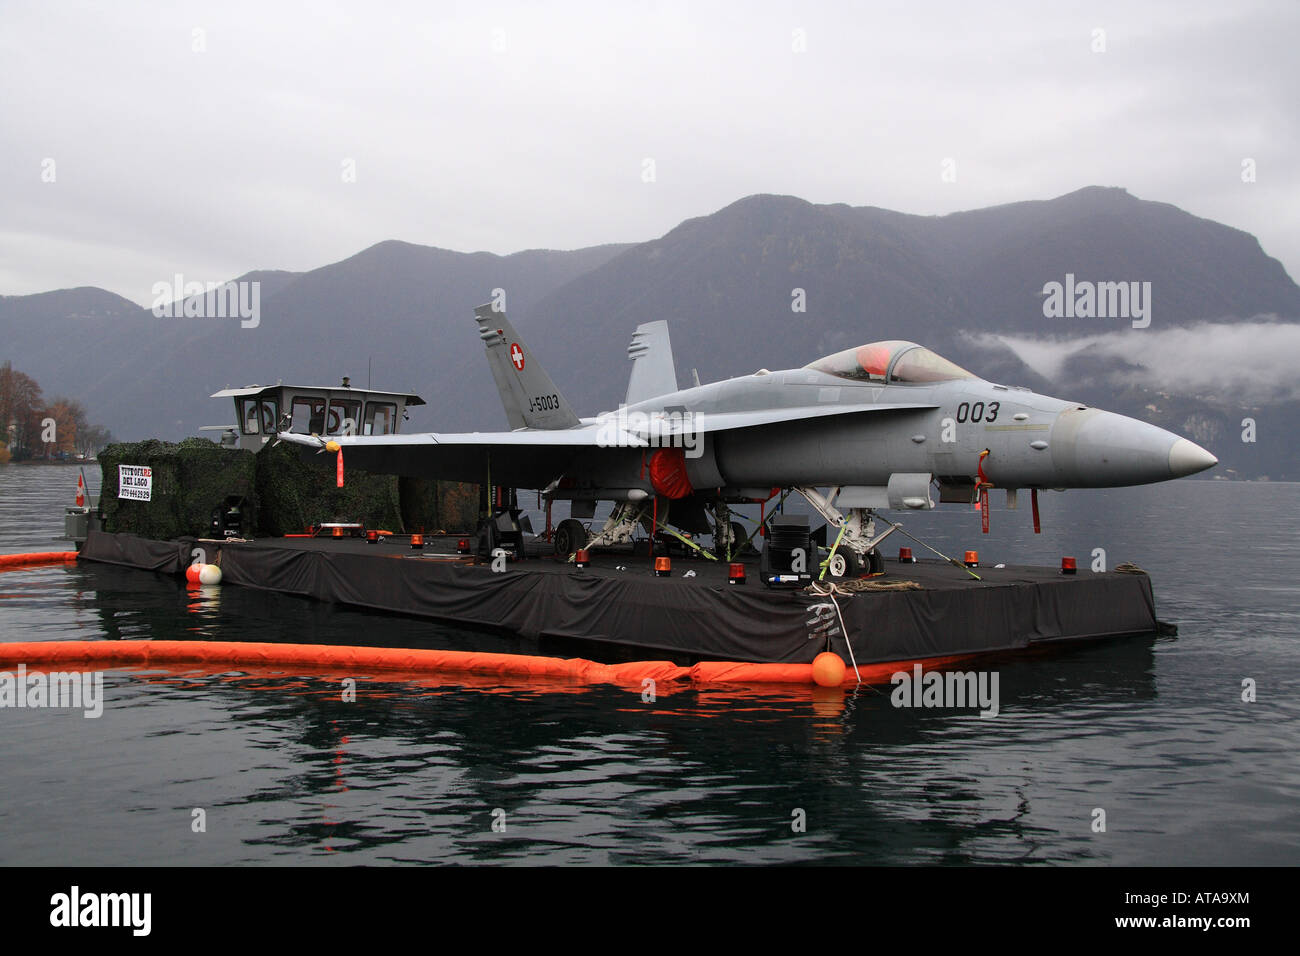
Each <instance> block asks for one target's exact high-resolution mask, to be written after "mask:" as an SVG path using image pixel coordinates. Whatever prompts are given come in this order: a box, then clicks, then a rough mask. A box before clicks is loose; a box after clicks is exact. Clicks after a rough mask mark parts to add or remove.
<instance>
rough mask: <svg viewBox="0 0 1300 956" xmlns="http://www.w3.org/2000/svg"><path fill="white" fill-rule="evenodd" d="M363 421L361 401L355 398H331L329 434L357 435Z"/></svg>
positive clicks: (326, 430)
mask: <svg viewBox="0 0 1300 956" xmlns="http://www.w3.org/2000/svg"><path fill="white" fill-rule="evenodd" d="M360 421H361V402H360V401H359V400H358V399H355V398H331V399H330V412H329V420H328V422H327V423H326V428H325V434H327V435H355V434H356V433H357V423H358V422H360Z"/></svg>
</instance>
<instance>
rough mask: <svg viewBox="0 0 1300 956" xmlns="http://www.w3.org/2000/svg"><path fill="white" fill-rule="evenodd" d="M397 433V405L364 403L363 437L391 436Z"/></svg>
mask: <svg viewBox="0 0 1300 956" xmlns="http://www.w3.org/2000/svg"><path fill="white" fill-rule="evenodd" d="M395 431H397V405H396V404H395V403H393V402H366V417H365V422H364V424H363V425H362V429H361V434H363V435H391V434H393V433H394V432H395Z"/></svg>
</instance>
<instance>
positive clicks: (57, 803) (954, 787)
mask: <svg viewBox="0 0 1300 956" xmlns="http://www.w3.org/2000/svg"><path fill="white" fill-rule="evenodd" d="M76 474H77V470H76V469H75V468H68V467H57V466H16V465H5V466H0V553H18V552H28V551H45V550H58V549H62V548H64V547H66V545H65V544H64V543H60V542H55V541H52V540H51V539H52V538H53V537H54V536H56V535H58V534H60V533H61V531H62V520H63V508H64V506H65V505H70V504H72V499H73V495H74V493H75V488H76ZM87 477H88V478H89V479H90V482H91V486H92V491H94V490H97V488H98V484H99V474H98V468H97V466H95V465H91V466H88V468H87ZM1027 498H1028V496H1027V495H1022V501H1021V509H1020V510H1019V511H1017V512H1006V511H1005V510H1003V508H1002V502H1001V500H1000V495H995V500H994V505H995V507H994V511H993V513H992V533H991V534H989V535H987V536H985V535H981V534H980V532H979V519H978V516H977V515H975V514H973V513H972V512H970V511H967V510H965V509H961V508H956V509H952V508H951V507H949V508H945V509H944V510H943V511H942V512H939V513H935V514H927V515H919V516H909V517H908V519H907V527H908V530H909V531H912V532H913V533H914V534H917V535H918V536H920V537H922V538H924V539H926V540H928V541H931V542H932V543H933V544H934V545H935V546H936V547H939V548H940V549H941V550H945V551H947V552H948V553H954V552H955V553H958V554H960V552H961V551H963V550H964V549H966V548H978V549H979V550H980V553H981V560H982V561H984V562H987V563H994V562H997V561H1012V562H1025V563H1047V564H1052V565H1055V564H1057V563H1058V562H1059V560H1060V557H1061V556H1062V555H1065V554H1069V555H1074V556H1077V558H1078V560H1079V565H1080V568H1082V569H1085V570H1081V572H1080V573H1089V572H1088V571H1087V570H1086V569H1087V567H1088V566H1089V565H1090V564H1091V562H1092V560H1093V554H1094V549H1098V548H1101V549H1104V551H1105V560H1106V561H1107V563H1108V565H1109V566H1110V567H1114V566H1115V565H1116V564H1118V563H1120V562H1123V561H1131V562H1134V563H1136V564H1138V565H1140V566H1141V567H1143V568H1145V569H1146V570H1147V571H1149V572H1150V574H1151V576H1152V581H1153V585H1154V588H1155V593H1156V602H1157V610H1158V613H1159V617H1160V618H1161V620H1164V621H1169V622H1172V623H1175V624H1176V625H1177V626H1178V628H1179V634H1178V636H1177V637H1176V638H1149V639H1143V640H1138V641H1127V642H1108V643H1103V644H1096V645H1092V646H1088V647H1082V648H1078V649H1068V650H1065V651H1062V652H1059V653H1055V654H1052V655H1050V656H1042V657H1036V658H1034V659H1032V660H1031V659H1021V660H1014V661H999V662H997V663H996V665H993V666H995V667H996V670H997V672H998V674H999V682H1000V695H1001V712H1000V714H999V716H997V717H996V718H994V719H980V718H979V717H978V716H977V713H976V711H975V710H924V709H900V708H894V707H893V706H891V704H890V700H889V694H888V692H889V690H890V688H888V687H885V688H883V689H880V688H866V689H861V690H859V691H856V692H854V691H851V690H850V691H848V692H843V693H842V692H840V691H830V692H828V691H822V690H817V691H814V690H813V689H811V688H808V689H805V688H798V689H773V690H769V691H761V692H758V691H753V690H743V689H737V690H728V689H726V688H709V689H686V690H676V691H673V690H672V689H671V688H665V687H663V686H662V685H661V686H660V688H659V694H658V696H657V699H656V700H655V701H653V702H646V701H643V700H642V696H641V693H640V690H639V689H631V688H629V689H620V688H616V687H609V686H592V687H586V686H572V685H567V686H556V685H552V686H539V685H535V684H533V685H530V684H528V683H523V682H505V681H501V680H496V679H493V680H487V679H481V678H469V677H449V678H445V679H431V680H424V681H407V680H380V681H374V680H362V681H359V682H358V699H357V701H356V702H344V701H343V700H342V695H341V693H340V684H339V680H338V678H337V675H334V676H328V675H326V676H317V677H312V676H299V675H293V676H288V675H283V674H275V673H248V672H239V671H230V672H226V673H220V674H216V673H202V672H187V671H185V670H184V669H177V670H175V671H158V670H154V671H140V670H127V669H123V670H111V671H107V672H105V674H104V697H105V701H104V712H103V716H102V717H100V718H98V719H86V718H84V717H83V716H82V714H81V712H80V711H72V710H55V709H36V710H34V709H25V708H0V755H3V765H4V767H5V772H4V773H3V774H0V864H65V865H97V864H114V865H118V864H124V863H134V864H164V863H166V864H175V863H180V864H196V865H212V864H226V863H257V862H261V863H266V862H276V863H307V864H312V863H323V864H330V863H345V864H357V863H383V862H422V863H449V862H458V863H485V862H509V863H578V864H587V863H616V864H638V863H698V862H708V863H719V862H724V863H725V862H736V863H794V862H814V863H852V864H907V863H914V862H924V863H992V862H1029V863H1082V864H1156V865H1166V864H1176V865H1191V864H1202V865H1215V864H1241V865H1254V864H1274V865H1283V864H1284V865H1295V864H1297V863H1300V813H1298V812H1297V807H1298V806H1300V765H1298V762H1297V752H1300V748H1298V747H1297V744H1300V601H1298V600H1297V597H1298V596H1300V558H1297V554H1296V527H1297V517H1296V516H1297V514H1298V513H1300V486H1297V485H1291V484H1285V485H1284V484H1241V483H1229V482H1213V481H1181V482H1171V483H1167V484H1164V485H1157V486H1152V487H1146V488H1128V489H1117V490H1114V491H1105V492H1069V493H1067V494H1063V495H1062V494H1047V495H1045V496H1044V500H1043V524H1044V529H1043V534H1041V535H1039V536H1035V535H1033V534H1032V529H1031V527H1030V515H1029V510H1028V500H1027ZM895 547H896V546H895ZM890 553H893V552H892V551H891V552H890ZM919 553H920V552H919V551H918V554H919ZM186 637H202V638H208V639H217V640H251V641H259V640H291V641H301V642H306V643H358V642H364V643H384V644H391V645H393V646H418V647H448V648H459V649H491V650H520V651H527V650H528V649H529V647H528V645H527V644H526V642H523V641H522V640H520V639H517V638H514V637H511V636H508V635H490V634H480V633H470V632H466V631H463V630H459V629H456V628H453V627H449V626H444V625H439V624H436V623H431V622H426V621H419V620H408V619H404V618H400V617H395V616H376V615H366V614H361V613H358V612H354V611H348V610H344V609H339V608H334V607H329V606H326V605H321V604H317V603H313V602H310V601H306V600H301V599H296V598H287V597H276V596H268V595H266V594H262V593H256V592H251V591H246V590H241V589H239V588H235V587H228V588H224V589H205V590H204V591H202V592H198V593H197V594H195V593H192V592H187V590H186V589H185V588H184V587H183V586H181V585H180V584H178V583H177V582H176V581H173V580H172V579H170V578H165V577H162V576H158V575H155V574H152V573H149V572H143V571H133V570H127V569H121V568H114V567H110V566H106V565H95V564H90V563H83V564H77V565H73V566H66V567H65V566H58V567H41V568H30V569H22V570H12V571H5V572H0V640H4V641H30V640H66V639H81V640H100V639H118V638H156V639H177V638H186ZM33 666H35V665H33ZM1246 679H1251V680H1253V681H1254V682H1255V684H1256V688H1257V689H1256V694H1257V699H1256V700H1255V701H1254V702H1244V701H1243V700H1242V690H1243V680H1246ZM196 810H201V811H202V817H203V819H204V820H205V823H206V829H205V831H204V832H194V827H193V825H192V824H193V821H194V820H195V819H196V814H195V811H196ZM1098 810H1102V811H1104V814H1105V831H1104V832H1095V830H1094V821H1095V820H1096V819H1098V815H1097V812H1096V811H1098ZM800 823H802V827H800V826H799V824H800ZM494 824H495V829H494Z"/></svg>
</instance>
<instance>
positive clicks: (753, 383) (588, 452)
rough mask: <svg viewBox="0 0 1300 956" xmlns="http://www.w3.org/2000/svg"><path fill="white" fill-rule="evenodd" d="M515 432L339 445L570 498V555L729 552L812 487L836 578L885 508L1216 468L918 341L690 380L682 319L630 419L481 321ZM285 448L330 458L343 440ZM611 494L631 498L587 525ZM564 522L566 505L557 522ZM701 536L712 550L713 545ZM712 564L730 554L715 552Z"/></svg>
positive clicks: (653, 339) (1172, 438)
mask: <svg viewBox="0 0 1300 956" xmlns="http://www.w3.org/2000/svg"><path fill="white" fill-rule="evenodd" d="M475 319H476V321H477V322H478V326H479V333H480V337H481V338H482V340H483V342H484V344H485V346H486V348H487V358H488V365H489V367H490V368H491V371H492V375H493V378H494V379H495V381H496V385H497V388H498V390H499V391H500V393H501V398H502V402H503V403H504V405H505V411H506V418H507V420H508V422H509V425H510V428H511V430H510V431H506V432H472V433H467V434H442V433H430V434H413V435H383V436H365V435H346V434H345V435H339V436H335V437H333V438H331V439H329V440H330V441H331V442H336V443H337V445H330V450H336V449H337V448H341V449H342V450H343V451H344V452H345V454H346V459H347V462H348V464H349V465H350V466H355V467H359V468H362V469H365V470H366V471H372V472H379V473H383V474H398V475H414V476H423V477H429V478H440V479H448V480H455V481H467V482H475V483H482V484H486V485H488V486H497V487H504V488H510V489H516V488H527V489H539V490H541V492H542V494H543V496H544V498H545V500H546V501H547V505H548V509H549V504H550V502H552V501H554V500H567V501H569V502H570V503H571V504H570V514H571V517H570V518H569V519H568V520H566V521H564V522H562V523H561V524H560V525H559V527H558V529H557V530H556V533H555V534H554V542H555V548H556V551H557V553H560V554H572V553H573V552H574V551H576V550H577V549H578V548H580V547H588V548H591V547H597V546H600V545H608V544H612V543H615V542H625V541H628V540H631V536H632V533H633V531H634V530H635V528H636V527H637V526H638V525H640V526H642V527H647V528H661V529H669V528H674V527H675V528H677V529H681V530H682V531H685V532H688V534H691V535H696V536H698V535H701V534H707V533H708V532H710V531H711V532H712V533H713V536H714V549H715V550H716V551H717V552H718V556H719V557H721V556H723V555H724V554H727V555H729V554H730V553H731V552H732V551H733V550H734V549H735V548H736V547H737V546H738V544H739V542H740V541H741V540H742V539H743V531H742V530H741V526H740V524H739V523H738V522H734V521H732V520H731V513H730V510H729V508H728V505H731V504H737V503H741V502H765V501H768V500H770V499H772V498H773V497H774V496H775V495H777V494H780V493H782V492H785V493H789V492H790V491H791V490H793V491H797V492H799V493H800V494H802V495H803V496H804V497H806V498H807V499H808V501H809V502H810V503H811V504H812V505H813V507H814V508H815V509H816V510H817V512H818V513H820V514H821V515H822V516H823V517H825V518H826V520H827V522H828V526H829V528H830V529H832V532H833V533H835V534H836V536H837V544H836V546H835V548H834V550H833V554H832V559H831V563H830V566H829V571H830V573H831V575H832V576H835V577H842V576H846V575H852V574H855V573H856V572H857V571H858V570H859V568H861V567H863V566H864V565H866V564H870V566H873V567H874V566H878V563H879V555H878V552H877V551H876V550H875V549H876V546H877V545H878V544H879V543H880V541H881V540H882V539H883V538H884V537H885V536H886V535H887V534H889V533H890V531H892V530H893V529H894V528H895V527H896V526H895V525H894V524H893V523H892V522H886V524H888V525H889V530H886V531H885V532H884V533H883V534H880V535H877V534H876V529H875V513H876V512H877V511H879V510H883V509H898V510H904V511H906V510H917V509H928V508H933V507H935V504H936V498H937V499H938V501H940V502H961V503H964V504H966V505H967V506H968V507H969V506H970V505H971V504H973V503H977V502H979V503H982V504H983V506H984V507H983V509H982V510H983V520H984V521H985V522H987V521H988V514H989V511H988V507H987V496H988V491H989V489H991V488H998V489H1004V490H1005V491H1006V494H1007V503H1008V507H1010V508H1014V507H1015V501H1016V492H1017V491H1018V490H1019V489H1022V488H1023V489H1029V490H1030V491H1031V492H1032V494H1033V496H1034V498H1033V504H1034V519H1035V526H1036V529H1037V492H1038V490H1039V489H1044V488H1046V489H1065V488H1106V487H1116V486H1122V485H1138V484H1146V483H1150V482H1156V481H1166V480H1168V479H1171V478H1180V477H1183V476H1186V475H1192V474H1195V473H1196V472H1199V471H1203V470H1204V469H1206V468H1209V467H1211V466H1212V465H1215V464H1216V463H1217V461H1218V459H1216V458H1215V457H1214V456H1213V455H1212V454H1210V453H1209V452H1208V451H1206V450H1205V449H1204V448H1201V447H1199V446H1198V445H1195V444H1193V443H1192V442H1190V441H1188V440H1187V439H1185V438H1180V437H1179V436H1178V435H1174V434H1172V433H1170V432H1167V431H1165V430H1164V429H1161V428H1157V427H1155V426H1154V425H1149V424H1147V423H1145V422H1140V421H1137V420H1135V419H1132V418H1126V417H1124V416H1122V415H1116V414H1114V413H1112V412H1106V411H1102V410H1101V409H1097V408H1088V407H1085V406H1083V405H1079V404H1078V403H1076V402H1068V401H1062V400H1061V399H1059V398H1050V397H1048V396H1046V395H1038V394H1035V393H1034V392H1032V391H1030V390H1029V389H1026V388H1019V387H1015V386H1007V385H998V384H994V383H992V382H987V381H984V380H983V379H981V378H978V377H976V376H975V375H972V374H971V373H970V372H968V371H966V370H965V369H962V368H960V367H958V366H957V365H954V364H953V363H952V362H950V361H948V360H947V359H944V358H942V357H941V356H939V355H936V354H935V353H934V352H932V351H930V350H929V349H927V348H925V347H923V346H921V345H917V344H916V343H913V342H904V341H886V342H873V343H871V344H868V345H863V346H860V347H858V348H852V349H846V350H845V351H843V352H838V353H836V354H834V355H830V356H827V357H826V358H822V359H819V360H817V361H815V362H812V363H811V364H809V365H806V366H804V367H803V368H797V369H787V370H783V371H768V370H767V369H759V370H758V371H757V372H755V373H754V374H752V375H746V376H741V377H738V378H731V379H727V380H725V381H720V382H712V383H709V384H707V385H700V384H696V385H695V386H694V387H691V388H686V389H681V388H679V387H678V383H677V374H676V369H675V365H674V362H673V355H672V347H671V344H670V341H669V336H668V327H667V323H665V322H651V323H648V324H646V325H642V326H640V327H638V328H637V330H636V333H635V334H634V335H633V337H632V344H631V345H630V346H629V347H628V354H629V358H630V359H631V360H632V374H631V379H630V381H629V384H628V390H627V397H626V401H625V403H624V404H623V405H622V406H620V408H619V409H618V410H617V411H613V412H607V413H604V414H602V415H599V416H596V417H594V418H579V417H578V415H577V414H576V413H575V412H574V410H573V408H572V407H571V406H570V405H569V403H568V402H567V401H565V399H564V397H563V396H562V395H561V394H560V392H559V390H558V389H557V388H556V387H555V384H554V382H552V381H551V378H550V376H549V375H547V374H546V371H545V370H544V369H543V368H542V367H541V365H540V363H538V361H537V359H536V357H535V355H534V354H533V352H532V351H531V350H530V349H529V348H528V346H527V345H526V344H525V343H524V341H523V339H522V338H521V337H520V336H519V334H518V333H517V332H516V331H515V330H514V328H513V327H512V326H511V324H510V322H509V321H508V320H507V319H506V316H505V314H504V313H503V312H497V311H494V310H493V309H492V307H491V306H480V307H479V308H478V309H476V310H475ZM279 437H280V438H281V439H283V440H288V441H291V442H294V443H297V444H300V445H304V446H307V447H313V448H317V449H320V450H324V447H325V445H326V437H325V436H317V435H302V434H295V433H293V432H290V431H285V432H281V433H280V434H279ZM600 501H609V502H613V503H614V506H615V507H614V510H613V513H612V514H611V515H610V517H609V519H608V520H607V521H606V522H605V524H604V526H603V527H602V528H600V529H598V530H594V533H593V532H592V531H588V529H587V527H586V526H584V525H583V524H582V521H581V520H580V519H590V518H592V517H593V516H594V514H595V509H596V504H597V502H600ZM548 513H549V510H548ZM697 540H698V539H697ZM710 556H713V555H710Z"/></svg>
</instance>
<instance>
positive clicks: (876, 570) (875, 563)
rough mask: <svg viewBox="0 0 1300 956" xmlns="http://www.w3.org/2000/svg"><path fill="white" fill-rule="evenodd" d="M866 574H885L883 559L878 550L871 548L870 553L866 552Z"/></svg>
mask: <svg viewBox="0 0 1300 956" xmlns="http://www.w3.org/2000/svg"><path fill="white" fill-rule="evenodd" d="M867 573H868V574H884V573H885V559H884V557H883V556H882V555H881V553H880V550H879V549H878V548H872V549H871V550H870V551H868V552H867Z"/></svg>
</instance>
